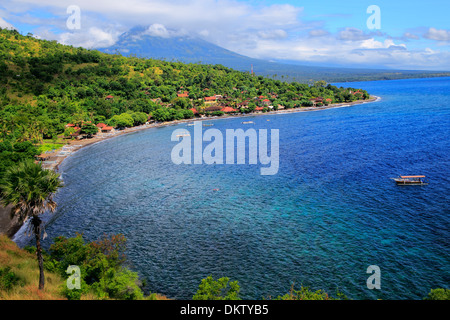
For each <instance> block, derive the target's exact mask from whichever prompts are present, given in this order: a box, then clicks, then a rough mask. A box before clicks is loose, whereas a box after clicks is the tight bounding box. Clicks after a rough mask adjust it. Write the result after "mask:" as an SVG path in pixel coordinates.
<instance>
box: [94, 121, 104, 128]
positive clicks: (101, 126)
mask: <svg viewBox="0 0 450 320" xmlns="http://www.w3.org/2000/svg"><path fill="white" fill-rule="evenodd" d="M96 126H97V128H100V129H101V128H103V127H106V124H104V123H103V122H100V123H97V124H96Z"/></svg>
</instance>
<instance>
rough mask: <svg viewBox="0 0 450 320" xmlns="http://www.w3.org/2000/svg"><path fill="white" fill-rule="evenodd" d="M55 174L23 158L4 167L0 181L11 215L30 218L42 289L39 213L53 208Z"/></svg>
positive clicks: (58, 184)
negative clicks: (21, 160) (17, 162)
mask: <svg viewBox="0 0 450 320" xmlns="http://www.w3.org/2000/svg"><path fill="white" fill-rule="evenodd" d="M62 186H63V185H62V181H61V180H60V179H59V174H57V173H56V172H54V171H52V170H46V169H43V168H42V167H41V165H40V164H37V163H34V162H33V161H32V160H27V161H24V162H21V163H19V164H18V165H17V166H14V167H10V168H8V169H7V170H6V172H5V174H4V177H3V179H1V181H0V203H1V204H2V205H4V206H7V205H12V210H11V215H17V216H18V217H19V220H20V221H21V222H25V221H27V220H28V219H31V220H30V226H29V228H30V229H31V230H32V231H33V232H34V235H35V238H36V255H37V259H38V264H39V289H40V290H42V289H44V283H45V278H44V260H43V257H42V248H41V240H40V239H41V224H42V220H41V218H40V217H39V216H40V215H41V214H42V213H44V212H46V211H47V210H49V211H51V212H54V211H55V209H56V202H54V201H53V199H52V197H53V194H54V193H55V192H56V191H57V190H58V188H60V187H62Z"/></svg>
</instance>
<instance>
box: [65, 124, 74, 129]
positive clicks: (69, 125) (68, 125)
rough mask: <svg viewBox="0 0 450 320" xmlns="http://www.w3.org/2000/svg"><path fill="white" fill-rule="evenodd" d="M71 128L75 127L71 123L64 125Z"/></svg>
mask: <svg viewBox="0 0 450 320" xmlns="http://www.w3.org/2000/svg"><path fill="white" fill-rule="evenodd" d="M73 127H75V125H74V124H73V123H68V124H66V128H73Z"/></svg>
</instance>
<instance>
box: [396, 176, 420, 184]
mask: <svg viewBox="0 0 450 320" xmlns="http://www.w3.org/2000/svg"><path fill="white" fill-rule="evenodd" d="M424 178H425V176H400V177H398V178H391V179H393V180H394V181H395V183H396V184H397V185H398V186H413V185H419V186H425V185H427V184H428V183H427V182H425V181H424Z"/></svg>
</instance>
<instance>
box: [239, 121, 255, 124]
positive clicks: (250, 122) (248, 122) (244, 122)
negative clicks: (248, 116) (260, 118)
mask: <svg viewBox="0 0 450 320" xmlns="http://www.w3.org/2000/svg"><path fill="white" fill-rule="evenodd" d="M252 123H254V122H253V121H243V122H242V124H252Z"/></svg>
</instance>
